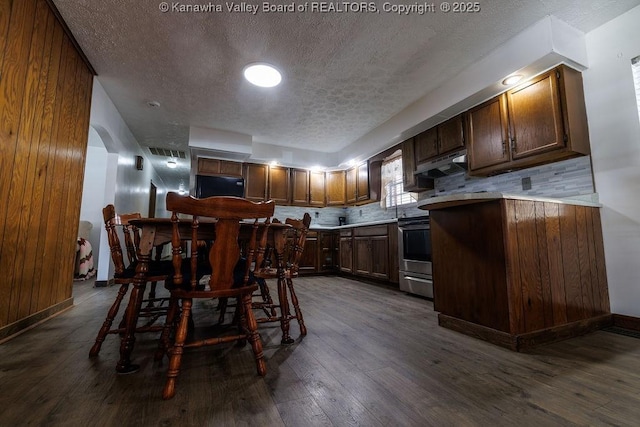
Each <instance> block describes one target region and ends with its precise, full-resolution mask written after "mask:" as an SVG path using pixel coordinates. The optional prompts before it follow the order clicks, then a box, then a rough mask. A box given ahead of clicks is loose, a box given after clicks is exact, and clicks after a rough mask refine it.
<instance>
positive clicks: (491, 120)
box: [467, 95, 509, 170]
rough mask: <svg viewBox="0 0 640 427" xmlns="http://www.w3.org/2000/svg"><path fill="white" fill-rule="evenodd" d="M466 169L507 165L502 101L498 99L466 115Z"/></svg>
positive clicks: (505, 118) (506, 129)
mask: <svg viewBox="0 0 640 427" xmlns="http://www.w3.org/2000/svg"><path fill="white" fill-rule="evenodd" d="M467 140H468V145H467V149H468V154H469V168H470V169H471V170H476V169H480V168H483V167H487V166H492V165H497V164H500V163H504V162H507V161H509V148H508V125H507V106H506V97H505V96H504V95H500V96H498V97H496V98H493V99H491V100H489V101H488V102H485V103H484V104H481V105H479V106H477V107H475V108H472V109H471V110H469V111H468V113H467Z"/></svg>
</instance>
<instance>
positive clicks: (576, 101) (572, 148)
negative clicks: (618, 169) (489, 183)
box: [467, 65, 590, 176]
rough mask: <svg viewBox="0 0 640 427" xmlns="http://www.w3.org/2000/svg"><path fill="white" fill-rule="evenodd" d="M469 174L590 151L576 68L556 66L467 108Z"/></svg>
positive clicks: (522, 165)
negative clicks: (501, 93)
mask: <svg viewBox="0 0 640 427" xmlns="http://www.w3.org/2000/svg"><path fill="white" fill-rule="evenodd" d="M467 134H468V138H469V145H468V149H469V167H470V172H471V173H472V174H473V175H480V176H482V175H491V174H494V173H498V172H502V171H506V170H512V169H521V168H525V167H531V166H536V165H540V164H544V163H550V162H554V161H559V160H563V159H567V158H570V157H575V156H579V155H586V154H589V153H590V146H589V132H588V127H587V116H586V110H585V105H584V91H583V87H582V75H581V74H580V72H578V71H576V70H573V69H571V68H568V67H566V66H564V65H561V66H559V67H557V68H555V69H553V70H551V71H549V72H547V73H544V74H542V75H540V76H538V77H535V78H533V79H531V80H530V81H528V82H526V83H523V84H521V85H519V86H517V87H515V88H514V89H511V90H510V91H508V92H507V93H506V94H503V95H500V96H498V97H496V98H494V99H492V100H490V101H488V102H486V103H484V104H482V105H480V106H478V107H476V108H473V109H471V110H469V112H468V120H467Z"/></svg>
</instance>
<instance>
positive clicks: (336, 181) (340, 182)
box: [326, 171, 347, 206]
mask: <svg viewBox="0 0 640 427" xmlns="http://www.w3.org/2000/svg"><path fill="white" fill-rule="evenodd" d="M326 179H327V206H344V204H345V203H346V197H347V193H346V185H347V181H346V172H345V171H331V172H327V175H326Z"/></svg>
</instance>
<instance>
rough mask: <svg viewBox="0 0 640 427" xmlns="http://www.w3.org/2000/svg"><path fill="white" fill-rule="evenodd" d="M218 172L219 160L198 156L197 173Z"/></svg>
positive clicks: (208, 173) (215, 173) (210, 173)
mask: <svg viewBox="0 0 640 427" xmlns="http://www.w3.org/2000/svg"><path fill="white" fill-rule="evenodd" d="M219 173H220V160H218V159H207V158H206V157H198V174H200V175H217V174H219Z"/></svg>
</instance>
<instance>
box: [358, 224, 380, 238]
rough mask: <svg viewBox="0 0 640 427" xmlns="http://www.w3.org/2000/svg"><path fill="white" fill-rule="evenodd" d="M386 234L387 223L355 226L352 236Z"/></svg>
mask: <svg viewBox="0 0 640 427" xmlns="http://www.w3.org/2000/svg"><path fill="white" fill-rule="evenodd" d="M387 234H388V231H387V224H382V225H370V226H364V227H356V228H355V229H354V230H353V235H354V236H386V235H387Z"/></svg>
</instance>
